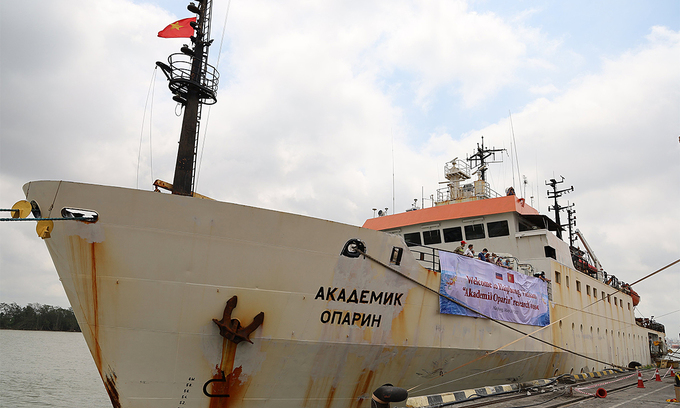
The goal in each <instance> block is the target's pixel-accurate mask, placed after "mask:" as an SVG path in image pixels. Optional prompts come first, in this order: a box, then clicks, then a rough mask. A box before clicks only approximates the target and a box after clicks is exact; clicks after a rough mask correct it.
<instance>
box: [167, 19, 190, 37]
mask: <svg viewBox="0 0 680 408" xmlns="http://www.w3.org/2000/svg"><path fill="white" fill-rule="evenodd" d="M192 21H193V22H196V17H191V18H185V19H182V20H179V21H175V22H174V23H172V24H170V25H169V26H167V27H165V28H164V29H163V30H162V31H159V32H158V36H159V37H163V38H183V37H184V38H189V37H191V36H192V35H194V28H193V27H192V26H190V25H189V23H191V22H192Z"/></svg>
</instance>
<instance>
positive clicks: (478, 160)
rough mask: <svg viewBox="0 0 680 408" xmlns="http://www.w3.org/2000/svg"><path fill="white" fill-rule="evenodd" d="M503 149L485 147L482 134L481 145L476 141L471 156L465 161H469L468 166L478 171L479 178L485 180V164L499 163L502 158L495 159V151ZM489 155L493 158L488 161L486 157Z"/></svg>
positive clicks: (502, 150)
mask: <svg viewBox="0 0 680 408" xmlns="http://www.w3.org/2000/svg"><path fill="white" fill-rule="evenodd" d="M504 151H505V149H496V148H495V147H493V148H491V149H487V148H486V147H484V136H482V145H481V146H480V145H479V143H477V150H476V151H475V153H473V154H472V156H470V157H468V158H467V161H469V162H470V167H471V168H472V169H475V172H479V179H480V180H483V181H486V171H487V170H488V167H487V165H486V164H487V163H501V162H502V160H499V161H497V160H496V153H499V152H504ZM491 156H493V159H492V160H491V161H488V160H487V159H488V158H489V157H491Z"/></svg>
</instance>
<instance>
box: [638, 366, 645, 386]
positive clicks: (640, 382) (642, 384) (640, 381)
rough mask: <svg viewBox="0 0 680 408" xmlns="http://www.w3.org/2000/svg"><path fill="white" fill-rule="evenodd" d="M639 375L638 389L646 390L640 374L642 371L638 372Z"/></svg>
mask: <svg viewBox="0 0 680 408" xmlns="http://www.w3.org/2000/svg"><path fill="white" fill-rule="evenodd" d="M637 373H638V386H637V387H638V388H645V383H644V381H642V373H641V372H640V370H637Z"/></svg>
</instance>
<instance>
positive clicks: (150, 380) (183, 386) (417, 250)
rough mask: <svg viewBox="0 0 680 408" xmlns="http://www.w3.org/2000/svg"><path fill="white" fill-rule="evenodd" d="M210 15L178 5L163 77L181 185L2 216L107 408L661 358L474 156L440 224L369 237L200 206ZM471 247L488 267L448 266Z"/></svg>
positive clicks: (552, 227) (49, 188)
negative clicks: (43, 276) (77, 332)
mask: <svg viewBox="0 0 680 408" xmlns="http://www.w3.org/2000/svg"><path fill="white" fill-rule="evenodd" d="M211 8H212V0H200V1H197V2H192V3H191V4H190V5H189V6H188V10H189V11H191V12H192V13H195V15H196V21H193V22H191V25H192V27H193V28H194V35H193V36H191V47H189V46H186V45H185V46H184V47H182V49H181V52H180V53H178V54H173V55H171V56H170V57H169V58H168V62H167V63H165V62H159V63H157V65H158V67H159V68H160V69H161V70H162V71H163V73H164V74H165V76H166V77H167V79H168V84H169V89H170V90H171V92H172V93H173V99H174V100H175V101H177V103H179V104H180V105H181V106H182V109H183V110H184V119H183V123H182V132H181V135H180V143H179V149H178V155H177V163H176V167H175V176H174V179H173V182H172V183H169V182H163V181H160V180H159V181H157V182H156V183H154V184H155V186H156V189H155V190H154V191H146V190H139V189H128V188H120V187H114V186H103V185H94V184H83V183H77V182H70V181H32V182H29V183H26V184H25V185H24V187H23V190H24V193H25V196H26V200H23V201H21V202H19V203H17V204H16V205H15V207H13V216H16V217H21V218H27V217H30V216H31V215H32V218H30V219H35V220H36V221H37V227H36V232H37V234H38V236H39V237H40V238H42V240H43V242H44V243H45V244H46V246H47V249H48V251H49V254H50V256H51V258H52V260H53V262H54V265H55V268H56V270H57V273H58V274H59V278H60V280H61V282H62V285H63V287H64V290H65V292H66V295H67V297H68V299H69V302H70V304H71V306H72V307H73V311H74V313H75V315H76V318H77V320H78V323H79V325H80V327H81V330H82V334H83V336H84V338H85V340H86V343H87V345H88V348H89V350H90V352H91V354H92V357H93V359H94V362H95V364H96V367H97V369H98V371H99V373H100V375H101V378H102V381H103V383H104V386H105V388H106V390H107V392H108V395H109V397H110V399H111V403H112V406H113V407H116V408H117V407H124V408H134V407H145V408H149V407H150V408H155V407H178V408H185V407H186V408H216V407H230V408H246V407H284V408H285V407H291V408H293V407H295V408H299V407H309V408H311V407H326V408H340V407H347V408H350V407H351V408H357V407H365V406H369V405H370V403H371V400H372V398H373V397H372V394H373V392H374V390H376V389H378V388H379V387H381V386H383V385H385V384H391V385H394V386H395V387H399V388H400V389H404V390H408V392H409V395H410V396H419V395H432V394H436V393H441V392H450V391H453V390H460V389H466V388H471V387H476V386H481V385H497V384H508V383H517V382H524V381H529V380H533V379H539V378H549V377H553V376H557V375H561V374H575V373H586V372H594V371H598V370H602V369H605V368H611V367H628V366H629V365H633V366H634V365H638V364H642V365H647V364H651V363H652V362H653V359H654V358H655V357H657V356H659V355H660V354H662V353H663V352H664V350H663V348H664V345H665V342H664V333H663V331H664V330H663V327H662V326H659V325H653V324H651V323H650V322H636V320H635V317H634V312H633V307H634V306H633V305H634V304H636V302H637V301H639V300H640V298H639V296H638V295H637V294H635V293H634V292H633V291H632V288H630V287H629V286H628V287H627V286H626V285H625V284H623V283H622V282H619V281H618V280H617V279H615V278H613V277H612V276H611V275H606V274H605V272H604V269H603V268H602V267H601V265H600V264H599V261H596V257H595V254H594V252H593V251H592V248H590V247H589V246H588V245H587V243H585V239H584V238H583V236H582V234H580V236H581V241H582V242H583V244H584V246H585V248H586V251H583V250H580V249H578V248H577V247H576V246H575V245H572V244H568V243H566V242H565V241H564V240H563V239H562V237H561V233H562V232H563V225H561V224H560V221H559V218H557V219H556V220H555V221H553V220H552V219H551V218H549V217H548V216H546V215H542V214H540V213H539V211H537V210H536V209H534V208H532V207H531V206H530V205H529V204H528V203H526V202H525V200H524V199H523V198H519V197H518V196H517V195H515V194H514V193H513V191H511V190H510V189H508V191H506V192H505V193H504V194H498V193H495V192H494V191H493V190H491V187H490V185H489V183H488V182H487V181H486V179H485V176H484V175H485V172H486V170H487V168H488V164H489V162H488V160H487V161H485V158H488V155H490V154H493V153H494V152H493V150H494V149H488V148H486V147H485V146H484V142H483V141H482V144H481V145H480V146H478V149H477V152H476V153H475V154H474V155H473V156H471V157H470V158H468V159H467V160H462V159H460V160H459V159H454V160H452V161H451V162H449V163H447V164H446V166H445V176H446V178H447V181H446V182H445V183H446V186H445V187H444V188H443V189H441V190H439V191H438V193H437V198H436V199H433V205H432V206H430V207H427V208H426V207H425V206H423V205H421V206H420V207H418V206H414V208H412V209H410V210H409V211H405V212H403V213H396V214H391V215H388V214H386V213H382V212H381V213H380V214H378V215H377V216H374V217H372V218H370V219H368V220H366V222H365V223H364V225H363V226H354V225H347V224H342V223H338V222H332V221H328V220H324V219H318V218H313V217H308V216H302V215H296V214H290V213H285V212H280V211H274V210H268V209H262V208H256V207H251V206H245V205H239V204H234V203H228V202H220V201H217V200H213V199H210V198H208V197H205V196H203V195H200V194H198V193H196V192H195V191H194V188H193V186H194V175H195V170H196V167H195V163H196V161H195V156H196V146H197V143H196V141H197V137H198V134H199V133H198V130H199V127H200V123H201V120H200V119H201V108H202V106H203V105H204V104H211V103H215V102H216V101H217V99H216V93H217V88H218V82H219V75H218V73H217V70H216V69H215V68H214V67H212V66H210V65H209V64H208V63H207V59H208V58H207V56H208V49H209V46H210V44H211V43H212V41H211V40H210V14H211ZM471 164H472V167H471ZM475 172H476V173H477V177H478V179H477V180H475V181H470V180H471V178H472V177H473V176H474V173H475ZM552 181H554V184H553V192H554V193H555V195H557V194H558V190H557V187H556V186H557V183H558V182H557V181H556V180H552ZM552 181H551V182H552ZM161 190H167V191H169V192H171V194H170V193H167V192H163V191H161ZM555 207H557V209H556V215H557V217H559V213H560V211H562V210H563V208H559V205H558V203H557V201H555ZM570 228H571V227H570ZM577 236H578V235H577ZM462 241H465V243H466V244H467V245H470V244H474V247H476V248H475V250H477V251H478V250H479V249H480V248H490V249H491V251H492V252H493V253H494V254H495V258H494V259H496V262H485V261H482V260H481V259H479V258H476V257H474V258H473V257H469V256H465V255H461V254H459V253H456V249H457V248H458V247H459V246H461V243H462ZM490 258H491V257H490ZM485 273H486V274H489V275H484V274H485ZM473 275H474V276H473ZM485 276H489V277H488V278H485ZM501 283H502V284H501ZM456 284H458V285H459V286H462V288H458V289H461V290H462V293H464V294H465V295H464V296H463V297H457V295H456V293H458V292H456V290H454V289H456V288H454V286H456ZM465 285H468V286H465ZM516 285H520V286H519V288H518V286H516ZM492 289H493V290H492ZM496 289H498V290H500V292H496ZM465 296H467V298H466V297H465ZM501 298H502V300H501ZM474 301H477V302H478V303H474ZM480 302H481V303H480ZM484 302H487V303H492V304H493V305H492V306H491V308H490V310H489V311H485V310H482V309H481V308H480V307H479V306H475V305H478V304H483V303H484ZM500 306H502V307H500ZM495 309H498V310H501V309H502V311H504V312H507V313H509V315H503V313H501V315H500V316H497V315H495V314H494V311H498V310H495ZM525 309H527V310H525ZM520 312H521V313H520ZM525 312H526V313H525ZM518 315H522V316H519V318H518ZM513 316H514V317H513Z"/></svg>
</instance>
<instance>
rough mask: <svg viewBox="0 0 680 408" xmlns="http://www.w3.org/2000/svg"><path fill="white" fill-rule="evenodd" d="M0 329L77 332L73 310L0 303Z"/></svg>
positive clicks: (33, 304) (39, 305)
mask: <svg viewBox="0 0 680 408" xmlns="http://www.w3.org/2000/svg"><path fill="white" fill-rule="evenodd" d="M0 329H12V330H47V331H69V332H79V331H80V326H78V321H77V320H76V316H75V315H74V314H73V309H72V308H70V307H69V308H68V309H64V308H61V307H58V306H50V305H41V304H39V303H29V304H28V305H26V307H21V306H19V305H17V304H16V303H9V304H7V303H0Z"/></svg>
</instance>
